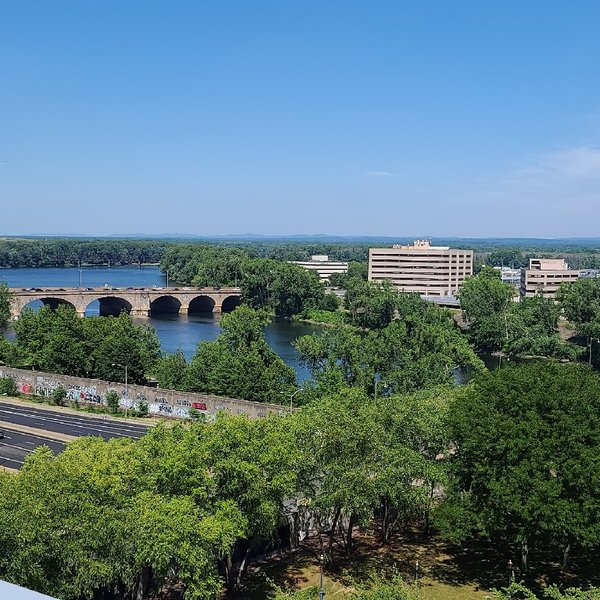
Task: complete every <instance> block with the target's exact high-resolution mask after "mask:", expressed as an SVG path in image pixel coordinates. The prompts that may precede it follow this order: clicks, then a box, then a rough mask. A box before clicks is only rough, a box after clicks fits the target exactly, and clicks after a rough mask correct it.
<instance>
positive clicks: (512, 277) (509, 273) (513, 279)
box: [494, 267, 521, 287]
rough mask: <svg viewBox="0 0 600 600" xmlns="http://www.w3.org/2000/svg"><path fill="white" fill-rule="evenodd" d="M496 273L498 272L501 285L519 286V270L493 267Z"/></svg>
mask: <svg viewBox="0 0 600 600" xmlns="http://www.w3.org/2000/svg"><path fill="white" fill-rule="evenodd" d="M494 269H496V270H497V271H500V280H501V281H502V282H503V283H508V284H510V285H514V286H515V287H519V285H520V284H521V269H511V268H510V267H494Z"/></svg>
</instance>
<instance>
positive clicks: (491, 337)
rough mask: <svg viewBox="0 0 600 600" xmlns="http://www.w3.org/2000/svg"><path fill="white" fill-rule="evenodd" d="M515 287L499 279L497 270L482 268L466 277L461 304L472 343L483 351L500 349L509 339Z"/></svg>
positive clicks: (462, 288)
mask: <svg viewBox="0 0 600 600" xmlns="http://www.w3.org/2000/svg"><path fill="white" fill-rule="evenodd" d="M514 294H515V292H514V289H513V288H512V287H511V286H510V285H508V284H506V283H503V282H502V281H501V280H500V273H499V271H497V270H496V269H493V268H491V267H483V268H482V269H481V271H480V272H479V274H478V275H477V276H475V277H468V278H467V279H466V281H465V282H464V284H463V286H462V287H461V289H460V292H459V298H460V307H461V309H462V311H463V314H464V318H465V320H466V322H467V323H468V325H469V335H470V336H471V339H472V340H473V343H474V344H475V345H476V346H477V347H479V348H482V349H485V350H499V349H500V348H502V345H503V343H504V342H505V341H506V340H507V339H508V337H509V335H508V312H509V310H510V308H511V302H512V299H513V297H514Z"/></svg>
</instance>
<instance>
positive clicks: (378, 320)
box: [344, 277, 398, 329]
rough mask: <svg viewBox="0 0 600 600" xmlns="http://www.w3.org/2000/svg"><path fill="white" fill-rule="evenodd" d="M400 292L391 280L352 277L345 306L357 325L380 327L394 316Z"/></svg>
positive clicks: (348, 281)
mask: <svg viewBox="0 0 600 600" xmlns="http://www.w3.org/2000/svg"><path fill="white" fill-rule="evenodd" d="M397 297H398V293H397V292H396V290H394V288H393V287H392V286H391V284H390V283H389V282H387V281H386V282H384V283H383V284H378V283H372V282H370V281H364V280H363V279H359V278H356V277H354V278H350V279H348V280H347V281H346V296H345V301H344V304H345V307H346V309H347V310H348V312H349V313H350V317H351V322H352V324H353V325H356V326H357V327H365V328H367V329H380V328H382V327H385V326H386V325H389V324H390V323H391V321H392V319H393V318H394V312H395V310H396V303H397Z"/></svg>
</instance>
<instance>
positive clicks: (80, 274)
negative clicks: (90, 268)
mask: <svg viewBox="0 0 600 600" xmlns="http://www.w3.org/2000/svg"><path fill="white" fill-rule="evenodd" d="M81 276H82V271H81V260H80V261H79V289H81Z"/></svg>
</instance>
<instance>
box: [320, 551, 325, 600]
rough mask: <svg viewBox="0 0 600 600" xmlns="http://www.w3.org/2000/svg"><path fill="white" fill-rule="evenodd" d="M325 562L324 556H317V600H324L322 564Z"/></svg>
mask: <svg viewBox="0 0 600 600" xmlns="http://www.w3.org/2000/svg"><path fill="white" fill-rule="evenodd" d="M324 562H325V556H323V554H321V555H320V556H319V600H323V598H325V590H324V589H323V563H324Z"/></svg>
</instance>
